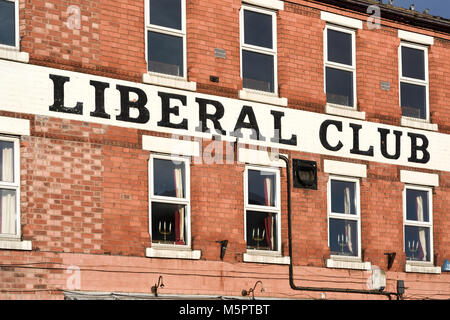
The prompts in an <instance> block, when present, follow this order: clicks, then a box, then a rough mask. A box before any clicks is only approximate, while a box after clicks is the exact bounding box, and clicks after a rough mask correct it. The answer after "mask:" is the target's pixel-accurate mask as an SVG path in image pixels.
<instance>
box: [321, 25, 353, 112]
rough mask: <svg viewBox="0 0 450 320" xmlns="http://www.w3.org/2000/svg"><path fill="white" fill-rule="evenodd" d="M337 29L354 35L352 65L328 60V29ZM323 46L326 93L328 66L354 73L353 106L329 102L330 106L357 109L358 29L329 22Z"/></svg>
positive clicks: (324, 34)
mask: <svg viewBox="0 0 450 320" xmlns="http://www.w3.org/2000/svg"><path fill="white" fill-rule="evenodd" d="M329 29H331V30H335V31H338V32H344V33H347V34H350V35H351V37H352V65H351V66H349V65H346V64H342V63H337V62H333V61H328V30H329ZM323 32H324V33H323V48H324V53H323V54H324V55H323V56H324V67H323V79H324V83H323V89H324V92H325V94H326V93H327V77H326V74H327V73H326V70H327V67H330V68H334V69H338V70H343V71H349V72H352V73H353V105H352V106H346V105H341V104H335V103H329V102H327V105H328V106H332V107H333V106H336V107H341V108H346V109H348V110H357V100H356V99H357V93H356V92H357V88H356V31H355V30H354V29H350V28H346V27H343V26H338V25H333V24H330V23H327V24H326V26H325V29H324V31H323Z"/></svg>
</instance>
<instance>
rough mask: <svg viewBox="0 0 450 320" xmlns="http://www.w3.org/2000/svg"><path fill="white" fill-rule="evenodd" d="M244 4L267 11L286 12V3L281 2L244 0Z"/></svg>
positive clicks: (277, 0)
mask: <svg viewBox="0 0 450 320" xmlns="http://www.w3.org/2000/svg"><path fill="white" fill-rule="evenodd" d="M242 2H243V3H247V4H252V5H255V6H259V7H264V8H267V9H273V10H284V2H283V1H280V0H243V1H242Z"/></svg>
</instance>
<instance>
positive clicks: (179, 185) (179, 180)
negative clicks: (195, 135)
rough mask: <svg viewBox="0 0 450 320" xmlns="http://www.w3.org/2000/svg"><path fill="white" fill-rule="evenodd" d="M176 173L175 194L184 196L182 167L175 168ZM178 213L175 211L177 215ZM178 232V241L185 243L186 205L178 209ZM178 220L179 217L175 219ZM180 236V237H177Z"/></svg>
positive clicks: (180, 196)
mask: <svg viewBox="0 0 450 320" xmlns="http://www.w3.org/2000/svg"><path fill="white" fill-rule="evenodd" d="M174 175H175V196H176V197H177V198H183V172H182V169H181V168H175V170H174ZM176 214H177V213H175V215H176ZM178 214H179V217H178V220H179V221H178V227H179V229H178V232H176V233H178V234H176V235H175V236H176V239H175V241H176V242H182V243H184V207H181V208H180V209H178ZM175 220H177V219H175ZM177 238H178V239H177Z"/></svg>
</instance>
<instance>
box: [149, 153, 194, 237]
mask: <svg viewBox="0 0 450 320" xmlns="http://www.w3.org/2000/svg"><path fill="white" fill-rule="evenodd" d="M150 159H151V165H150V170H151V173H150V176H151V178H150V229H151V236H152V242H153V243H161V244H175V245H189V234H190V233H189V221H190V219H189V208H190V207H189V204H190V202H189V160H188V159H187V158H179V157H177V158H175V157H168V156H153V155H152V156H151V158H150Z"/></svg>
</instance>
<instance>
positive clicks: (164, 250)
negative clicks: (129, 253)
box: [145, 244, 202, 260]
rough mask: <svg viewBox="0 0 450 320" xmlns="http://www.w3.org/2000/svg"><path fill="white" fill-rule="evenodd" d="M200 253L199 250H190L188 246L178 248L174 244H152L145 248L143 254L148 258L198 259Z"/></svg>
mask: <svg viewBox="0 0 450 320" xmlns="http://www.w3.org/2000/svg"><path fill="white" fill-rule="evenodd" d="M201 255H202V252H201V251H200V250H192V249H191V248H188V247H181V248H179V247H178V246H175V245H157V244H153V247H152V248H146V249H145V256H146V257H148V258H166V259H188V260H199V259H200V256H201Z"/></svg>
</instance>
